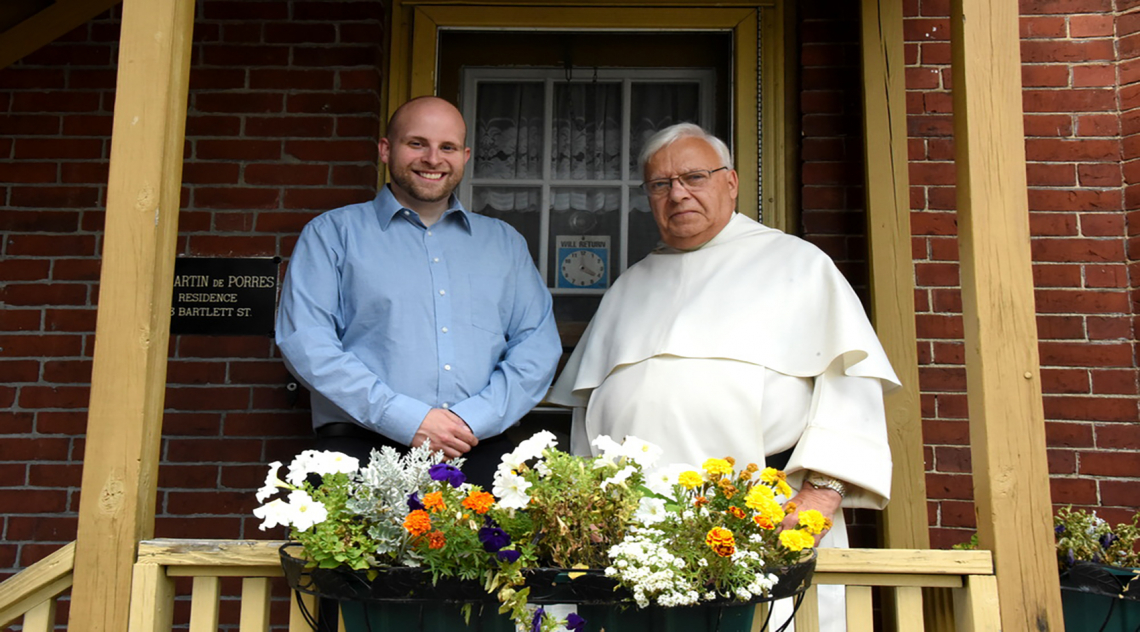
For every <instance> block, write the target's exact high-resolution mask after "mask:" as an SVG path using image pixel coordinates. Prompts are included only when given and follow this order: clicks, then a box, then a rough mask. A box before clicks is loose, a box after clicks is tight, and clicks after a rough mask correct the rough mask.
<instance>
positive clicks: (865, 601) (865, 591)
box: [847, 586, 874, 632]
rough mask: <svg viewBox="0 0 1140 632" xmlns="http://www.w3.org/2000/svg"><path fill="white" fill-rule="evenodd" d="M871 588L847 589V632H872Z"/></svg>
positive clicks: (855, 587)
mask: <svg viewBox="0 0 1140 632" xmlns="http://www.w3.org/2000/svg"><path fill="white" fill-rule="evenodd" d="M872 630H874V617H873V616H872V612H871V587H870V586H848V587H847V632H872Z"/></svg>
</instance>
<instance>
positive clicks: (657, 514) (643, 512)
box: [633, 496, 669, 524]
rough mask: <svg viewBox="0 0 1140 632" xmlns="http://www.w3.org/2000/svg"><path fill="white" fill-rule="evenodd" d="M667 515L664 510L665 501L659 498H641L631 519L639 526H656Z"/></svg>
mask: <svg viewBox="0 0 1140 632" xmlns="http://www.w3.org/2000/svg"><path fill="white" fill-rule="evenodd" d="M668 514H669V512H668V511H666V509H665V501H664V500H663V499H661V498H649V497H648V496H646V497H643V498H642V499H641V501H640V502H639V503H638V506H637V511H636V512H634V514H633V519H634V520H636V521H638V522H640V523H641V524H656V523H658V522H661V521H662V520H664V519H665V517H666V516H667V515H668Z"/></svg>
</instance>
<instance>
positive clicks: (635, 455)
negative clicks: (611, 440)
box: [622, 435, 664, 467]
mask: <svg viewBox="0 0 1140 632" xmlns="http://www.w3.org/2000/svg"><path fill="white" fill-rule="evenodd" d="M622 452H623V453H624V454H625V456H626V458H628V459H630V460H632V461H634V462H636V463H638V464H639V465H641V467H653V466H654V465H656V464H657V459H659V458H661V455H662V454H664V450H662V449H661V447H660V446H658V445H657V444H655V443H650V442H648V441H646V440H644V439H638V438H637V437H635V436H633V435H626V437H625V441H623V442H622Z"/></svg>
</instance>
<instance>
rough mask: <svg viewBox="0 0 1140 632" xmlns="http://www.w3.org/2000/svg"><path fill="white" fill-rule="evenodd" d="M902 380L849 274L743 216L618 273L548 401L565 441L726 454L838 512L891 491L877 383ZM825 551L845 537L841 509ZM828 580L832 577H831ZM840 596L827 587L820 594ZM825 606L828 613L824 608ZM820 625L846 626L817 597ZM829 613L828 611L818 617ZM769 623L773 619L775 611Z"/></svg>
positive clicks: (665, 459) (880, 500) (879, 504)
mask: <svg viewBox="0 0 1140 632" xmlns="http://www.w3.org/2000/svg"><path fill="white" fill-rule="evenodd" d="M898 385H899V381H898V378H897V377H896V376H895V373H894V371H893V370H892V369H891V366H890V363H889V361H888V360H887V357H886V354H885V353H884V351H883V349H882V346H881V344H880V343H879V340H878V338H877V337H876V335H875V331H874V329H873V328H872V327H871V324H870V322H869V321H868V320H867V316H866V313H865V312H864V310H863V306H862V304H861V303H860V301H859V299H858V297H857V296H856V295H855V292H854V291H853V290H852V289H851V286H850V285H849V284H848V283H847V280H846V279H845V278H844V277H843V275H842V274H841V273H840V272H839V270H838V269H837V268H836V267H835V264H834V263H833V262H832V261H831V259H830V258H829V257H827V255H825V254H824V253H823V252H822V251H820V250H819V249H818V248H816V247H815V246H814V245H812V244H810V243H808V242H806V241H804V240H802V239H799V238H797V237H792V236H789V235H786V234H785V233H783V232H781V231H779V230H775V229H772V228H768V227H765V226H763V225H761V224H759V223H757V222H756V221H754V220H752V219H749V218H747V217H745V216H743V215H740V214H734V215H733V217H732V219H731V220H730V221H729V223H728V225H727V226H725V228H724V229H723V230H722V231H721V232H720V233H719V234H717V235H716V236H715V237H714V238H713V239H712V240H711V241H709V242H708V243H706V244H705V245H704V246H701V247H700V248H698V249H696V250H692V251H680V250H675V249H671V248H668V247H663V248H660V249H658V250H657V251H655V252H654V253H653V254H651V255H649V256H648V257H646V258H645V259H644V260H642V261H641V262H639V263H637V264H636V265H634V266H632V267H630V268H629V270H627V271H626V272H625V273H623V274H622V275H621V277H619V278H618V280H617V282H616V283H615V284H614V286H613V288H612V289H610V290H609V291H608V292H607V293H606V295H605V297H604V298H603V300H602V303H601V306H600V307H599V309H598V312H597V314H596V315H595V316H594V318H593V320H592V321H591V322H590V325H589V326H588V327H587V328H586V331H585V332H584V333H583V335H582V339H581V340H580V341H579V343H578V346H577V347H576V348H575V350H574V353H573V355H571V357H570V360H569V362H568V363H567V365H566V368H565V369H564V370H563V372H562V374H561V376H560V377H559V378H558V380H557V382H556V383H555V385H554V387H553V389H552V390H551V393H550V394H549V395H548V397H547V401H548V402H551V403H555V404H562V405H565V406H570V407H573V408H574V418H573V419H574V421H573V427H572V431H571V448H572V450H573V451H574V453H576V454H582V455H589V454H592V448H591V446H590V441H592V440H593V439H594V438H595V437H597V436H598V435H602V434H605V435H609V436H611V437H613V438H614V439H615V440H617V441H619V442H620V441H621V440H622V439H623V438H624V437H625V436H626V435H633V436H636V437H639V438H641V439H645V440H647V441H651V442H653V443H656V444H658V445H660V446H661V447H662V448H663V449H664V454H663V455H662V457H661V459H660V460H659V462H660V463H689V464H693V465H697V466H699V465H700V464H701V463H703V462H704V460H705V459H708V458H713V457H717V458H723V457H725V456H732V457H734V458H735V459H736V462H737V463H738V464H741V465H743V464H747V463H756V464H758V465H760V466H762V467H763V466H764V457H765V455H771V454H776V453H779V452H783V451H785V450H787V449H790V448H794V449H793V451H792V455H791V459H790V460H789V461H788V465H787V467H786V468H785V470H786V471H787V472H788V482H789V483H790V484H791V485H792V486H793V487H794V488H797V489H798V487H799V486H800V484H801V483H802V479H803V476H804V475H805V473H806V472H807V471H815V472H819V473H821V474H826V475H829V476H832V477H835V478H837V479H839V480H842V481H844V482H845V483H846V484H847V489H848V492H847V495H846V496H845V497H844V499H843V506H844V507H851V508H855V507H858V508H871V509H882V508H883V507H884V506H885V505H886V503H887V501H888V499H889V497H890V487H891V455H890V449H889V447H888V443H887V431H886V421H885V413H884V408H883V393H884V391H886V390H889V389H893V388H895V387H896V386H898ZM835 523H836V524H835V527H834V528H833V529H832V530H831V532H830V533H829V534H828V536H827V537H825V538H824V542H823V543H822V546H835V547H846V546H847V533H846V529H845V527H844V522H843V516H842V512H841V511H840V512H838V513H837V515H836V516H835ZM827 588H830V587H827ZM837 596H838V598H839V599H840V601H839V602H838V603H837V604H835V605H836V606H839V605H841V604H842V601H841V599H842V593H841V592H840V593H837V594H836V595H830V596H829V595H825V594H824V591H822V590H821V595H820V602H821V606H823V604H824V603H826V602H828V601H831V602H833V604H834V603H835V602H834V599H835V598H836V597H837ZM828 611H831V615H832V616H829V613H828ZM821 615H822V618H821V630H841V629H843V627H844V626H843V616H842V608H841V607H839V608H838V612H836V608H835V607H829V608H824V607H821ZM827 619H835V623H834V624H827V621H826V620H827ZM773 620H774V621H775V620H776V619H773Z"/></svg>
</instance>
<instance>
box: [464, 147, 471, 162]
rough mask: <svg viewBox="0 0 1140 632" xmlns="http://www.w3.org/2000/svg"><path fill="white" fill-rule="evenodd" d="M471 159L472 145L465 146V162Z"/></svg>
mask: <svg viewBox="0 0 1140 632" xmlns="http://www.w3.org/2000/svg"><path fill="white" fill-rule="evenodd" d="M469 160H471V148H470V147H464V148H463V164H467V161H469Z"/></svg>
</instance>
